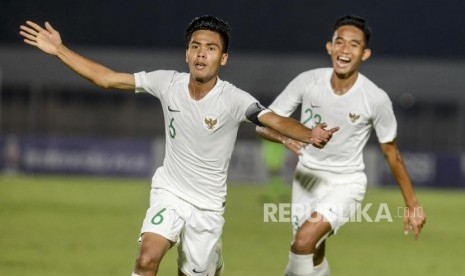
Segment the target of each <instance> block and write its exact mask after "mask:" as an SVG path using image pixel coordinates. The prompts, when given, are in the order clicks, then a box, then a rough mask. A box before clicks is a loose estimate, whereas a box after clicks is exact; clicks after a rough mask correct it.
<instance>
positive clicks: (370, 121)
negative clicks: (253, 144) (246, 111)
mask: <svg viewBox="0 0 465 276" xmlns="http://www.w3.org/2000/svg"><path fill="white" fill-rule="evenodd" d="M370 35H371V31H370V28H369V27H368V26H367V25H366V23H365V20H364V19H362V18H360V17H357V16H344V17H342V18H340V19H339V20H338V21H337V22H336V24H335V27H334V33H333V37H332V40H331V41H330V42H328V43H327V44H326V50H327V52H328V54H329V55H330V57H331V61H332V64H333V66H332V68H320V69H314V70H310V71H306V72H303V73H301V74H300V75H298V76H297V77H296V78H294V79H293V80H292V81H291V82H290V83H289V84H288V86H287V87H286V88H285V90H284V91H283V92H282V93H281V94H280V95H279V96H278V97H277V98H276V99H275V101H274V102H273V103H272V104H271V105H270V106H269V108H270V109H271V110H273V111H274V112H276V113H278V114H280V115H283V116H290V115H291V114H292V113H293V112H294V111H295V110H296V109H297V107H298V106H299V105H301V114H300V120H301V122H302V123H303V124H305V125H308V126H309V127H312V126H314V125H315V124H318V123H321V122H322V121H325V122H327V123H328V125H330V126H331V125H334V126H339V127H340V130H339V131H338V133H337V135H336V136H335V137H334V138H333V139H332V140H331V143H329V144H328V145H327V146H326V147H325V148H324V149H316V148H314V147H311V146H307V147H302V144H301V143H300V142H296V141H293V140H292V139H288V138H286V137H285V136H283V135H282V134H279V133H276V132H274V131H272V130H270V129H267V128H264V127H260V126H258V127H257V132H258V134H259V135H261V136H262V137H263V138H265V139H269V140H271V141H275V142H281V143H283V142H284V144H285V146H286V147H287V148H289V149H290V150H292V151H294V152H296V153H298V154H299V162H298V165H297V168H296V170H295V177H294V180H293V184H292V204H293V205H292V206H293V208H292V210H293V214H292V218H293V227H294V238H293V241H292V245H291V248H290V252H289V262H288V266H287V268H286V272H285V273H286V275H287V276H293V275H299V276H326V275H329V266H328V262H327V260H326V258H325V240H326V238H327V237H328V235H330V234H332V233H335V232H336V231H337V230H338V229H339V228H340V227H341V226H342V225H343V224H344V223H345V222H347V221H349V219H350V217H351V216H352V215H353V213H354V210H355V206H356V205H357V204H359V203H360V202H361V201H362V199H363V197H364V195H365V191H366V185H367V179H366V176H365V173H364V163H363V148H364V147H365V145H366V143H367V141H368V138H369V137H370V133H371V131H372V130H373V129H374V130H375V132H376V135H377V137H378V141H379V143H380V145H381V149H382V151H383V154H384V155H385V157H386V160H387V162H388V164H389V166H390V168H391V170H392V173H393V176H394V178H395V180H396V181H397V183H398V185H399V188H400V190H401V192H402V195H403V198H404V201H405V205H406V212H404V214H405V217H404V223H405V230H406V231H409V230H412V231H413V232H414V234H415V239H416V238H417V236H418V235H419V233H420V231H421V229H422V227H423V225H424V223H425V222H426V219H425V218H426V216H425V214H424V212H423V209H422V207H421V206H420V205H419V203H418V201H417V199H416V196H415V193H414V190H413V187H412V183H411V181H410V178H409V176H408V173H407V170H406V168H405V166H404V163H403V161H402V156H401V154H400V152H399V150H398V148H397V144H396V136H397V122H396V118H395V116H394V112H393V109H392V103H391V101H390V99H389V97H388V95H387V94H386V93H385V92H384V91H383V90H382V89H380V88H378V87H377V86H376V85H375V84H374V83H373V82H371V81H370V80H369V79H368V78H366V77H365V76H364V75H362V74H361V73H360V72H359V67H360V65H361V63H362V62H363V61H365V60H367V59H368V58H369V57H370V55H371V50H370V49H369V47H368V42H369V39H370Z"/></svg>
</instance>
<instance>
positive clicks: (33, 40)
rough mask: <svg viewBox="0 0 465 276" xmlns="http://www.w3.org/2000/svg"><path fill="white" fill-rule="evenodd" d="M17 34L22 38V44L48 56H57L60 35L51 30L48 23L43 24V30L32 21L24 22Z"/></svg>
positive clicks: (60, 43)
mask: <svg viewBox="0 0 465 276" xmlns="http://www.w3.org/2000/svg"><path fill="white" fill-rule="evenodd" d="M19 28H20V30H21V31H20V32H19V34H20V35H21V36H22V37H23V38H24V42H25V43H27V44H29V45H32V46H35V47H37V48H39V49H40V50H42V51H44V52H45V53H47V54H50V55H57V54H58V49H59V48H60V46H61V45H62V41H61V37H60V33H58V32H57V31H56V30H55V29H53V27H52V25H50V23H48V22H45V28H42V27H41V26H39V25H38V24H36V23H34V22H32V21H26V24H25V25H21V26H20V27H19Z"/></svg>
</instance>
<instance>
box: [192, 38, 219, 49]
mask: <svg viewBox="0 0 465 276" xmlns="http://www.w3.org/2000/svg"><path fill="white" fill-rule="evenodd" d="M191 44H199V45H202V43H201V42H198V41H195V40H192V41H191ZM205 44H206V45H207V46H216V47H218V48H221V47H220V45H218V43H215V42H210V43H205Z"/></svg>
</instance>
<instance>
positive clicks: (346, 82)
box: [331, 72, 358, 95]
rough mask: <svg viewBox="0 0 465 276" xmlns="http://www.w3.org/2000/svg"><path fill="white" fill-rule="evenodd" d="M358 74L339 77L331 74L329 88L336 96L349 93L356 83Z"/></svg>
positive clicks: (339, 75) (334, 73)
mask: <svg viewBox="0 0 465 276" xmlns="http://www.w3.org/2000/svg"><path fill="white" fill-rule="evenodd" d="M357 77H358V73H357V72H355V73H354V74H351V75H341V74H337V73H336V72H333V75H332V76H331V88H332V89H333V92H334V93H335V94H337V95H343V94H345V93H346V92H347V91H349V90H350V89H351V88H352V86H354V83H355V81H357Z"/></svg>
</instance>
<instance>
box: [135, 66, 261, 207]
mask: <svg viewBox="0 0 465 276" xmlns="http://www.w3.org/2000/svg"><path fill="white" fill-rule="evenodd" d="M134 76H135V79H136V92H147V93H150V94H152V95H153V96H155V97H157V98H158V99H159V100H160V102H161V106H162V108H163V114H164V120H165V136H166V145H165V158H164V161H163V165H162V166H161V167H159V168H158V169H157V170H156V171H155V174H154V176H153V178H152V187H154V188H163V189H166V190H168V191H170V192H172V193H173V194H175V195H176V196H178V197H180V198H182V199H184V200H186V201H187V202H189V203H191V204H193V205H195V206H197V207H198V208H200V209H206V210H223V207H224V203H225V199H226V178H227V171H228V166H229V161H230V159H231V154H232V151H233V147H234V143H235V141H236V137H237V131H238V127H239V125H240V123H241V122H243V121H245V120H246V117H245V111H246V109H247V108H248V107H249V106H250V105H251V104H253V103H255V102H258V101H257V100H256V99H255V98H254V97H252V96H251V95H250V94H248V93H247V92H244V91H242V90H240V89H238V88H237V87H235V86H234V85H232V84H230V83H228V82H226V81H222V80H220V79H218V80H217V83H216V85H215V87H214V88H213V89H212V90H211V91H210V92H209V93H208V94H207V95H206V96H205V97H204V98H202V99H201V100H198V101H196V100H193V99H192V98H191V97H190V95H189V89H188V84H189V77H190V75H189V74H187V73H179V72H176V71H163V70H160V71H153V72H149V73H146V72H140V73H135V74H134ZM141 119H143V118H141Z"/></svg>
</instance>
